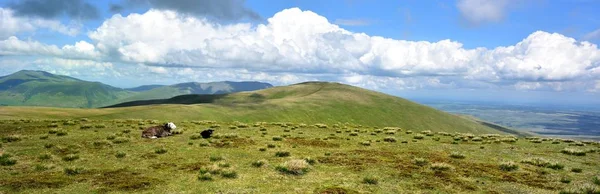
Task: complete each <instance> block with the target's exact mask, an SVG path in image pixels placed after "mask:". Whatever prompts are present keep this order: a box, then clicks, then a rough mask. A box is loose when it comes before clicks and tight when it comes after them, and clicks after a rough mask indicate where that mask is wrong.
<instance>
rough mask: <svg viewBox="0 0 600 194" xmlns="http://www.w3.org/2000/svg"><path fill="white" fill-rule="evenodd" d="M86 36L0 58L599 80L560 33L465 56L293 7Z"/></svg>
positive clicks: (598, 70) (296, 74)
mask: <svg viewBox="0 0 600 194" xmlns="http://www.w3.org/2000/svg"><path fill="white" fill-rule="evenodd" d="M117 29H118V30H117ZM165 34H168V36H165ZM88 36H89V37H90V39H91V42H85V41H80V42H77V43H76V44H74V45H66V46H63V47H62V48H59V47H56V46H53V45H45V44H42V43H39V42H35V41H30V40H25V41H24V40H19V39H18V38H16V37H10V38H9V39H7V40H5V41H0V54H5V55H11V54H12V55H19V54H21V55H23V54H31V53H34V54H38V55H49V56H57V57H63V58H77V59H90V60H96V61H117V62H120V63H124V64H133V65H136V66H137V65H138V64H145V65H142V67H143V68H145V69H144V71H146V72H150V73H154V74H160V73H165V72H166V71H167V70H171V69H181V72H182V74H181V76H185V75H187V76H191V74H185V73H186V72H187V73H190V72H203V73H206V74H203V75H207V76H205V77H203V78H204V79H216V78H212V77H211V76H215V77H218V76H223V79H225V78H226V77H227V78H231V77H233V78H236V79H246V78H247V80H252V79H256V80H263V81H267V80H269V79H270V78H269V77H273V78H275V80H274V81H279V82H292V81H300V80H334V81H342V82H345V83H351V84H353V85H360V86H365V87H369V88H377V87H391V88H394V87H396V88H401V89H414V88H425V87H432V88H453V87H471V88H480V87H504V86H507V87H512V88H513V89H529V90H539V89H554V90H565V89H567V88H579V86H578V85H577V83H589V82H590V81H593V80H598V79H600V49H598V48H597V45H595V44H592V43H589V42H585V41H583V42H581V41H577V40H575V39H573V38H570V37H566V36H564V35H561V34H558V33H548V32H543V31H538V32H533V33H532V34H530V35H529V36H527V37H525V38H524V39H523V40H522V41H520V42H518V43H516V44H514V45H511V46H503V47H497V48H493V49H486V48H474V49H466V48H464V47H463V45H462V44H461V43H460V42H457V41H452V40H441V41H437V42H428V41H406V40H397V39H390V38H384V37H379V36H369V35H367V34H364V33H355V32H351V31H348V30H345V29H343V28H341V27H340V26H338V25H335V24H332V23H331V22H330V21H329V20H328V19H327V18H325V17H323V16H320V15H318V14H316V13H313V12H311V11H302V10H300V9H298V8H292V9H286V10H283V11H281V12H279V13H277V14H275V15H274V16H273V17H271V18H269V19H268V20H267V23H265V24H258V25H252V24H250V23H233V24H217V23H215V22H214V21H211V20H208V19H203V18H198V17H192V16H190V15H188V14H181V13H177V12H174V11H168V10H167V11H165V10H157V9H153V10H149V11H148V12H146V13H143V14H136V13H134V14H130V15H127V16H121V15H119V14H116V15H114V16H112V17H111V18H109V19H107V20H106V21H104V22H103V23H102V25H101V26H100V27H98V28H97V29H95V30H92V31H90V32H89V34H88ZM142 67H138V68H142ZM213 72H223V73H221V74H216V73H213ZM227 73H235V74H236V75H237V76H233V75H227ZM177 75H179V74H177ZM282 80H287V81H282ZM571 83H572V84H571ZM585 86H586V87H592V86H591V85H590V84H586V85H585ZM582 89H583V90H586V88H582Z"/></svg>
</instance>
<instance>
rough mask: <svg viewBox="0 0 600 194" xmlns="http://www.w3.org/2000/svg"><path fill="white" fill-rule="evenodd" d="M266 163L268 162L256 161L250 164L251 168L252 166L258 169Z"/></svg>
mask: <svg viewBox="0 0 600 194" xmlns="http://www.w3.org/2000/svg"><path fill="white" fill-rule="evenodd" d="M267 163H268V162H267V161H266V160H257V161H254V162H252V166H254V167H256V168H260V167H263V166H265V165H267Z"/></svg>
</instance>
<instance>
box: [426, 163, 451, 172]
mask: <svg viewBox="0 0 600 194" xmlns="http://www.w3.org/2000/svg"><path fill="white" fill-rule="evenodd" d="M430 168H431V170H433V171H451V170H454V166H452V165H450V164H448V163H444V162H436V163H432V164H431V166H430Z"/></svg>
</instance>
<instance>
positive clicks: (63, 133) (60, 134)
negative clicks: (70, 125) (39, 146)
mask: <svg viewBox="0 0 600 194" xmlns="http://www.w3.org/2000/svg"><path fill="white" fill-rule="evenodd" d="M68 134H69V133H67V131H65V130H58V131H57V132H56V136H67V135H68Z"/></svg>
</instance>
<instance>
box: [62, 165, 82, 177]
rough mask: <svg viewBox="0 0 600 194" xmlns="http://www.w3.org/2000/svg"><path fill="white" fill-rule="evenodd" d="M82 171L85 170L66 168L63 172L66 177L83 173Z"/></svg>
mask: <svg viewBox="0 0 600 194" xmlns="http://www.w3.org/2000/svg"><path fill="white" fill-rule="evenodd" d="M84 171H85V169H84V168H82V167H66V168H64V172H65V174H66V175H68V176H74V175H78V174H81V173H83V172H84Z"/></svg>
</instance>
